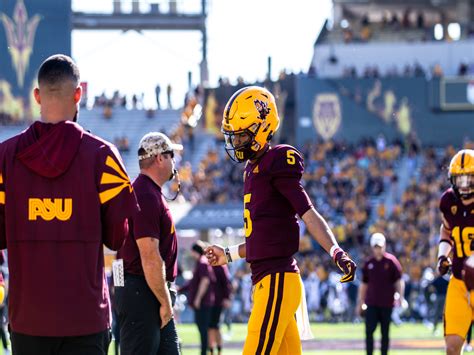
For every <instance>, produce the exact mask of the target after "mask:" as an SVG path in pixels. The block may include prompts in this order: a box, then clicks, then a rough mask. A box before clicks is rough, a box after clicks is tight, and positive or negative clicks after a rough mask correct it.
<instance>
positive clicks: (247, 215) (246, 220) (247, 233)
mask: <svg viewBox="0 0 474 355" xmlns="http://www.w3.org/2000/svg"><path fill="white" fill-rule="evenodd" d="M250 197H252V194H245V195H244V228H245V238H248V237H250V234H252V219H251V218H250V210H248V209H247V203H249V202H250Z"/></svg>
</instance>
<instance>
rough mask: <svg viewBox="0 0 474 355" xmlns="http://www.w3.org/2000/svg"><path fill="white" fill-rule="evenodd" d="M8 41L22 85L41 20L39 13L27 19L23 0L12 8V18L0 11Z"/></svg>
mask: <svg viewBox="0 0 474 355" xmlns="http://www.w3.org/2000/svg"><path fill="white" fill-rule="evenodd" d="M0 19H1V20H2V23H3V27H4V28H5V34H6V37H7V42H8V49H9V51H10V56H11V58H12V63H13V68H14V69H15V72H16V79H17V82H18V86H19V87H23V83H24V81H25V73H26V71H27V70H28V65H29V63H30V56H31V53H32V52H33V43H34V41H35V34H36V29H37V27H38V23H39V22H40V20H41V17H40V15H34V16H33V17H32V18H31V19H28V13H27V12H26V7H25V4H24V3H23V0H18V1H17V3H16V5H15V9H14V10H13V19H12V18H10V17H8V16H7V15H5V14H4V13H0Z"/></svg>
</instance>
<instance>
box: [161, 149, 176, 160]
mask: <svg viewBox="0 0 474 355" xmlns="http://www.w3.org/2000/svg"><path fill="white" fill-rule="evenodd" d="M161 155H169V156H171V159H174V151H172V150H168V151H166V152H163V153H161Z"/></svg>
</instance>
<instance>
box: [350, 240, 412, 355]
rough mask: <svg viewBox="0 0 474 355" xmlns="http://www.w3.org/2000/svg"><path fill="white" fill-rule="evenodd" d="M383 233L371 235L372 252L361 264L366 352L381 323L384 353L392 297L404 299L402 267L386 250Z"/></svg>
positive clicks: (360, 303) (398, 300) (361, 293)
mask: <svg viewBox="0 0 474 355" xmlns="http://www.w3.org/2000/svg"><path fill="white" fill-rule="evenodd" d="M385 244H386V243H385V236H384V235H383V234H382V233H374V234H373V235H372V236H371V238H370V246H371V248H372V254H373V256H372V257H370V258H369V259H368V260H367V261H366V262H365V264H364V267H363V269H362V283H361V286H360V289H359V305H358V310H359V313H361V312H362V310H363V309H364V308H366V311H365V336H366V338H365V343H366V350H367V355H372V353H373V350H374V331H375V328H377V324H378V323H380V328H381V332H382V342H381V354H382V355H387V353H388V348H389V341H390V340H389V330H390V321H391V318H392V309H393V305H394V302H395V300H396V299H397V302H400V303H403V302H404V301H403V294H404V288H405V287H404V282H403V280H402V279H401V277H402V267H401V265H400V263H399V262H398V260H397V258H396V257H395V256H393V255H392V254H390V253H387V252H386V251H385Z"/></svg>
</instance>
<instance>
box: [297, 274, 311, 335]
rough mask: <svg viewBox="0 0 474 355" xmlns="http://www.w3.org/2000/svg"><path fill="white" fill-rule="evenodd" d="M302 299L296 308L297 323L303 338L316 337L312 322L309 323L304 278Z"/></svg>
mask: <svg viewBox="0 0 474 355" xmlns="http://www.w3.org/2000/svg"><path fill="white" fill-rule="evenodd" d="M300 283H301V300H300V305H299V307H298V309H297V310H296V324H297V326H298V331H299V333H300V339H301V340H310V339H314V335H313V332H312V331H311V324H310V323H309V317H308V307H307V306H306V292H305V290H304V284H303V280H301V277H300Z"/></svg>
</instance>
